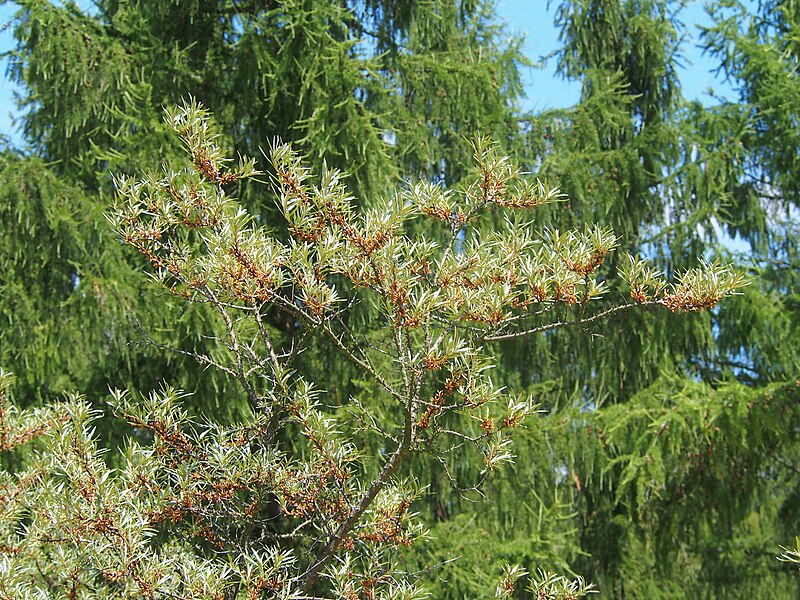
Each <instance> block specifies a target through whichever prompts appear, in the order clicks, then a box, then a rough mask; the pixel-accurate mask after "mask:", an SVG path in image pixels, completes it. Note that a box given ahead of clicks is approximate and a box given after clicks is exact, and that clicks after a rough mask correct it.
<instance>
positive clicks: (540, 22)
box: [0, 0, 732, 141]
mask: <svg viewBox="0 0 800 600" xmlns="http://www.w3.org/2000/svg"><path fill="white" fill-rule="evenodd" d="M496 1H497V8H498V13H499V15H500V18H501V19H503V20H504V21H505V22H506V23H507V25H508V29H509V31H510V32H511V33H515V34H520V33H521V34H525V37H526V40H525V46H524V48H525V53H526V54H527V55H528V56H529V57H530V58H531V59H532V60H534V61H538V60H539V58H540V57H542V56H545V55H547V54H548V53H550V52H552V51H553V50H555V49H556V48H557V47H558V45H559V44H558V31H557V30H556V29H555V27H554V26H553V17H554V15H555V5H556V4H557V3H558V2H557V0H554V1H553V2H552V4H553V6H551V7H550V8H549V9H548V8H547V4H548V3H547V0H496ZM79 4H81V5H90V4H91V3H90V2H89V0H81V1H80V2H79ZM704 4H705V2H703V1H702V0H695V1H692V0H689V1H688V2H687V6H686V8H685V9H684V10H683V12H682V13H681V16H682V20H683V22H684V24H685V25H686V40H685V43H684V56H685V58H684V65H683V67H682V69H681V71H680V77H681V83H682V86H683V93H684V96H685V97H687V98H690V99H700V100H703V101H711V98H710V97H709V96H708V95H707V94H706V92H707V90H708V88H709V87H713V88H714V90H715V91H716V92H717V93H718V94H723V95H729V94H732V90H731V89H730V86H728V85H726V84H725V83H724V82H722V81H721V80H719V79H718V78H715V77H714V75H713V74H712V69H713V67H714V65H713V64H712V62H711V61H710V60H709V59H708V57H704V56H702V54H701V52H700V51H699V50H697V49H696V48H694V39H695V38H696V35H697V33H696V26H697V25H698V24H707V23H708V21H707V18H706V15H705V11H704V9H703V5H704ZM13 13H14V7H13V6H10V5H8V4H5V5H2V6H0V24H6V23H7V22H8V20H9V18H10V17H11V15H13ZM13 42H14V40H13V38H12V36H11V33H10V31H9V29H8V28H7V27H3V28H2V29H1V30H0V52H2V51H7V50H9V49H11V48H12V47H13ZM553 62H554V61H551V64H549V65H547V66H545V68H543V69H528V70H526V73H525V86H526V93H527V99H526V100H525V102H524V104H523V108H525V109H527V110H533V111H540V110H545V109H548V108H558V107H567V106H571V105H572V104H574V103H575V102H576V101H577V100H578V96H579V94H580V88H579V86H578V84H576V83H574V82H568V81H564V80H563V79H560V78H558V77H556V76H555V69H554V66H555V65H554V64H552V63H553ZM6 68H7V61H0V75H2V76H3V77H2V79H0V133H2V134H4V135H7V136H9V137H10V138H11V139H13V140H14V141H18V139H19V138H18V135H17V134H16V131H15V128H14V127H13V125H12V123H13V113H14V111H15V104H14V100H13V87H12V86H11V84H10V83H9V82H8V80H7V78H6V77H5V73H6Z"/></svg>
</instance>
